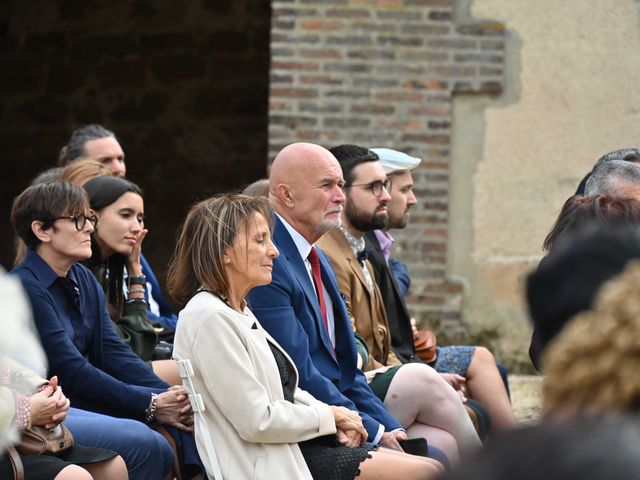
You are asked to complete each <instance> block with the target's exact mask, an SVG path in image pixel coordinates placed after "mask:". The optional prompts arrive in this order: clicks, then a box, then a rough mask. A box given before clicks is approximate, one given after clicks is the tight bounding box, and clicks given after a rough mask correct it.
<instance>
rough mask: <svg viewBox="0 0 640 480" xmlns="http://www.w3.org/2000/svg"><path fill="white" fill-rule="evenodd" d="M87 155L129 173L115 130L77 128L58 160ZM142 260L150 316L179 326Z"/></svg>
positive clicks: (118, 172)
mask: <svg viewBox="0 0 640 480" xmlns="http://www.w3.org/2000/svg"><path fill="white" fill-rule="evenodd" d="M86 159H89V160H94V161H96V162H98V163H101V164H102V165H104V166H105V167H106V168H107V169H108V170H109V171H110V172H111V174H112V175H114V176H116V177H124V176H125V175H126V173H127V166H126V163H125V154H124V151H123V149H122V146H121V145H120V142H119V141H118V139H117V137H116V135H115V133H113V132H112V131H111V130H109V129H107V128H105V127H103V126H102V125H98V124H89V125H85V126H83V127H80V128H78V129H77V130H75V131H74V132H73V133H72V134H71V138H70V139H69V142H68V143H67V145H65V146H64V147H62V149H61V150H60V154H59V158H58V164H59V165H62V166H66V165H69V164H72V163H74V162H76V161H78V160H86ZM140 264H141V265H142V273H143V274H144V276H145V277H146V279H147V288H146V293H145V295H146V297H145V298H146V300H147V303H148V305H149V308H148V309H147V317H148V318H149V320H150V321H151V322H153V323H159V324H161V325H163V326H164V327H166V328H167V329H170V330H175V328H176V321H177V319H178V317H177V316H176V315H175V313H173V311H172V310H171V308H170V307H169V305H168V304H167V303H166V302H165V301H164V298H163V297H162V289H161V287H160V282H159V281H158V278H157V276H156V274H155V273H154V271H153V269H152V268H151V265H150V264H149V261H148V260H147V259H146V257H145V256H144V254H142V255H141V256H140Z"/></svg>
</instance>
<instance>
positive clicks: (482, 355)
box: [473, 347, 496, 365]
mask: <svg viewBox="0 0 640 480" xmlns="http://www.w3.org/2000/svg"><path fill="white" fill-rule="evenodd" d="M473 359H474V360H475V359H477V360H478V361H479V362H481V363H483V364H493V365H495V364H496V359H495V358H494V357H493V353H491V350H489V349H488V348H487V347H476V350H475V352H474V353H473Z"/></svg>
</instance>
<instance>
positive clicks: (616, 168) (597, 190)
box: [584, 160, 640, 196]
mask: <svg viewBox="0 0 640 480" xmlns="http://www.w3.org/2000/svg"><path fill="white" fill-rule="evenodd" d="M628 184H632V185H638V186H640V165H637V164H635V163H632V162H629V161H624V160H611V161H608V162H605V163H601V164H600V165H599V166H598V167H596V168H595V169H594V170H593V172H592V173H591V177H590V178H589V180H587V184H586V186H585V189H584V194H585V196H592V195H598V194H607V195H613V196H615V195H616V194H617V193H618V190H619V189H620V186H621V185H628Z"/></svg>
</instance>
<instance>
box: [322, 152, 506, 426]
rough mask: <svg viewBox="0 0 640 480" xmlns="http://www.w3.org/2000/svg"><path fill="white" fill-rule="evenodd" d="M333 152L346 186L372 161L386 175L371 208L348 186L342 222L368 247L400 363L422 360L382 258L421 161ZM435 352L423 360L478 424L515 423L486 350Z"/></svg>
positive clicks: (402, 219)
mask: <svg viewBox="0 0 640 480" xmlns="http://www.w3.org/2000/svg"><path fill="white" fill-rule="evenodd" d="M332 151H333V152H334V154H335V155H336V157H337V158H338V159H339V160H340V163H341V165H342V166H343V171H344V175H345V179H346V181H347V185H349V184H353V183H354V182H355V183H358V184H362V183H363V182H362V181H361V180H360V179H356V176H357V175H360V173H359V172H361V170H360V169H364V168H366V166H367V165H371V164H373V165H375V169H376V170H377V171H378V174H379V178H383V176H382V175H384V177H386V178H387V179H388V187H389V191H388V192H387V195H386V198H384V199H381V197H378V198H377V200H378V201H376V202H374V204H375V209H376V210H375V212H374V211H373V210H372V208H374V207H371V206H369V207H368V209H367V208H364V207H366V205H367V204H371V202H372V201H373V200H372V195H370V194H369V193H370V192H363V187H362V186H360V187H357V186H354V187H353V188H349V190H348V191H347V206H348V208H346V209H345V213H344V216H345V217H346V220H347V221H346V222H345V224H346V228H349V229H350V233H352V235H353V234H356V235H358V236H359V237H360V238H362V237H364V239H363V241H362V247H363V248H364V247H365V246H368V247H369V248H370V250H369V251H370V253H371V254H370V255H368V259H369V260H368V261H369V262H370V264H371V265H372V266H373V270H374V272H375V279H376V283H378V286H379V289H378V290H376V292H375V293H376V296H377V297H380V298H381V303H383V309H384V312H385V313H386V316H387V317H388V323H389V325H390V337H391V345H392V347H393V351H394V352H395V354H396V355H397V358H398V359H399V360H400V361H401V362H402V363H407V362H410V363H413V362H416V361H417V362H420V359H418V358H416V354H415V350H414V345H413V336H414V331H413V330H414V329H413V328H412V319H411V317H410V315H409V310H408V308H407V306H406V304H405V302H404V298H403V297H402V295H401V293H400V292H399V291H398V288H397V282H396V281H395V278H394V275H393V272H392V271H391V268H390V265H389V264H388V263H387V261H386V260H387V259H388V258H390V255H391V249H392V247H393V237H392V236H391V234H390V232H389V230H390V229H392V228H405V227H406V226H407V224H408V222H409V215H410V213H409V212H410V210H411V207H413V205H415V203H416V201H417V200H416V197H415V195H414V193H413V177H412V174H411V170H412V169H414V168H416V167H417V166H418V165H419V163H420V159H419V158H415V157H411V156H409V155H406V154H404V153H402V152H397V151H395V150H390V149H376V151H373V150H368V149H366V148H363V147H358V146H355V145H343V146H338V147H335V148H333V149H332ZM376 152H378V153H379V155H378V153H376ZM376 160H379V161H376ZM369 168H373V167H369ZM364 183H365V184H366V182H364ZM365 188H367V187H365ZM368 194H369V195H368ZM383 200H384V201H383ZM379 210H383V211H386V212H385V213H386V215H384V214H380V213H379ZM376 217H377V218H376ZM376 222H377V223H376ZM383 245H384V248H383V247H382V246H383ZM435 353H436V357H435V359H434V360H432V361H428V362H425V363H427V364H428V365H430V366H431V367H433V368H434V369H435V370H436V371H437V372H438V373H440V374H441V375H443V377H444V378H445V379H446V380H447V381H448V382H449V383H450V384H451V385H452V386H453V387H454V388H455V389H457V390H459V391H462V392H463V393H464V394H465V395H466V396H468V397H469V398H470V399H471V400H470V401H467V404H466V405H467V407H468V409H469V410H470V415H472V417H473V418H475V419H478V421H477V423H478V424H479V425H483V424H485V423H489V419H485V418H486V417H489V418H490V425H491V429H492V430H493V431H500V430H509V429H513V428H515V427H516V426H517V422H516V418H515V415H514V414H513V410H512V409H511V404H510V402H509V395H508V392H507V390H506V382H503V377H502V375H501V373H500V371H499V368H498V366H497V364H496V361H495V358H494V356H493V354H492V353H491V351H490V350H489V349H488V348H486V347H483V346H475V345H451V346H438V347H437V348H436V352H435ZM485 407H486V410H488V412H489V413H488V415H487V414H486V410H485ZM480 430H482V429H480Z"/></svg>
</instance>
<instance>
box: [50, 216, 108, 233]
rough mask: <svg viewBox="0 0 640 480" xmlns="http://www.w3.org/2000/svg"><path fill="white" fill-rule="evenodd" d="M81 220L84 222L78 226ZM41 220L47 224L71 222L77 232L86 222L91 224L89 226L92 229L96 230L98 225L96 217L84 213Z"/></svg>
mask: <svg viewBox="0 0 640 480" xmlns="http://www.w3.org/2000/svg"><path fill="white" fill-rule="evenodd" d="M81 218H83V219H84V220H83V221H82V223H81V224H80V223H79V220H80V219H81ZM43 220H44V221H47V222H55V221H56V220H73V221H74V222H75V227H76V230H78V231H79V232H81V231H82V229H84V226H85V225H86V224H87V222H89V223H91V226H93V228H96V225H98V217H96V216H95V215H87V214H85V213H76V214H75V215H63V216H60V217H54V218H45V219H43Z"/></svg>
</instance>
